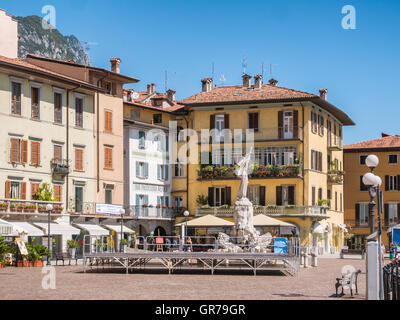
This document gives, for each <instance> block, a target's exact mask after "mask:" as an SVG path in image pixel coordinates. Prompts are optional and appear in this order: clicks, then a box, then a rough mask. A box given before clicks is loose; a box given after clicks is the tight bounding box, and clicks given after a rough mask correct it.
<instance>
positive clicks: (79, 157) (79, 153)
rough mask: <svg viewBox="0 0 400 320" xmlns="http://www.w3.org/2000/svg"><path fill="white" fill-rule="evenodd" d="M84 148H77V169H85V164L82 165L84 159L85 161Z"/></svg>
mask: <svg viewBox="0 0 400 320" xmlns="http://www.w3.org/2000/svg"><path fill="white" fill-rule="evenodd" d="M82 155H83V150H82V149H78V148H76V149H75V170H80V171H81V170H83V165H82V161H83V159H82V158H83V156H82Z"/></svg>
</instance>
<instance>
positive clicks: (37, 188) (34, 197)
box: [31, 182, 40, 200]
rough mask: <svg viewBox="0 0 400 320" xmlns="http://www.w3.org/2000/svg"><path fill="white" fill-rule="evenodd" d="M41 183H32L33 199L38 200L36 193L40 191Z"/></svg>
mask: <svg viewBox="0 0 400 320" xmlns="http://www.w3.org/2000/svg"><path fill="white" fill-rule="evenodd" d="M39 187H40V186H39V183H34V182H32V183H31V200H36V193H37V192H38V191H39Z"/></svg>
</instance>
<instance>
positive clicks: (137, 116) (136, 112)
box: [131, 110, 140, 120]
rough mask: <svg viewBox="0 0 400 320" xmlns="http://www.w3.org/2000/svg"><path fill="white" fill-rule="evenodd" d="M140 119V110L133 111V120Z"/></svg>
mask: <svg viewBox="0 0 400 320" xmlns="http://www.w3.org/2000/svg"><path fill="white" fill-rule="evenodd" d="M139 119H140V110H131V120H139Z"/></svg>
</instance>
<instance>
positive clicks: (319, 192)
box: [318, 188, 322, 200]
mask: <svg viewBox="0 0 400 320" xmlns="http://www.w3.org/2000/svg"><path fill="white" fill-rule="evenodd" d="M318 200H322V188H319V189H318Z"/></svg>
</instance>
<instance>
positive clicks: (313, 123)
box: [311, 111, 317, 133]
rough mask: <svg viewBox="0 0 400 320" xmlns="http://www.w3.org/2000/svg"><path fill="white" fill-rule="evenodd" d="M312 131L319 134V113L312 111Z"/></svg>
mask: <svg viewBox="0 0 400 320" xmlns="http://www.w3.org/2000/svg"><path fill="white" fill-rule="evenodd" d="M311 131H312V132H313V133H317V113H316V112H314V111H311Z"/></svg>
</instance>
